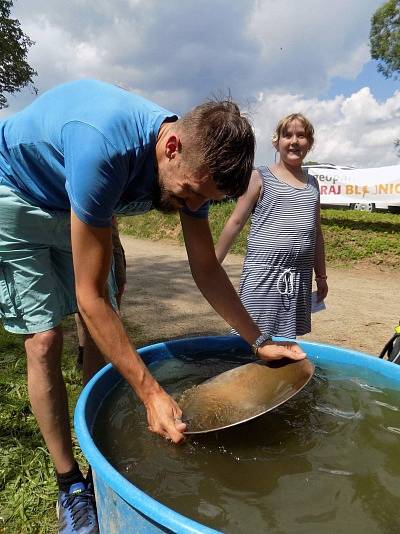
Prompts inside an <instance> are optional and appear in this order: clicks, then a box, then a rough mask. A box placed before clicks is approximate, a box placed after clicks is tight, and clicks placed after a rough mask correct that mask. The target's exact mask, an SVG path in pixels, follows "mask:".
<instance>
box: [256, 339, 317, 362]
mask: <svg viewBox="0 0 400 534" xmlns="http://www.w3.org/2000/svg"><path fill="white" fill-rule="evenodd" d="M257 356H258V357H259V358H260V359H261V360H264V361H266V362H268V361H271V360H280V359H281V358H290V359H291V360H304V358H305V357H306V356H307V354H306V353H305V352H303V350H302V349H301V348H300V347H299V345H297V343H293V342H290V341H267V342H266V343H265V344H264V345H262V346H261V347H260V348H259V349H258V351H257Z"/></svg>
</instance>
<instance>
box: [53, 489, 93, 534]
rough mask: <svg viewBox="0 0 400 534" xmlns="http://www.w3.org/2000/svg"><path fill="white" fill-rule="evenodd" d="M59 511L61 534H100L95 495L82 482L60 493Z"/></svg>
mask: <svg viewBox="0 0 400 534" xmlns="http://www.w3.org/2000/svg"><path fill="white" fill-rule="evenodd" d="M57 511H58V525H59V526H58V528H59V531H58V532H59V534H99V527H98V524H97V514H96V505H95V500H94V493H93V490H92V488H91V487H86V486H85V484H83V483H82V482H78V483H76V484H72V486H71V487H70V488H69V492H68V493H67V492H65V491H60V493H59V497H58V503H57Z"/></svg>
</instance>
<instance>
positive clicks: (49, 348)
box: [25, 328, 62, 363]
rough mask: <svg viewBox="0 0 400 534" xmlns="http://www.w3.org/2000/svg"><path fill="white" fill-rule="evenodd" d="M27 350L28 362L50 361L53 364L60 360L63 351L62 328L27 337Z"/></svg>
mask: <svg viewBox="0 0 400 534" xmlns="http://www.w3.org/2000/svg"><path fill="white" fill-rule="evenodd" d="M25 350H26V354H27V357H28V360H31V361H32V360H35V361H36V362H39V361H41V362H43V363H45V362H46V361H48V360H49V359H50V361H52V362H54V361H57V360H59V359H60V358H61V351H62V330H61V328H53V329H51V330H46V331H45V332H38V333H36V334H31V335H29V336H26V338H25Z"/></svg>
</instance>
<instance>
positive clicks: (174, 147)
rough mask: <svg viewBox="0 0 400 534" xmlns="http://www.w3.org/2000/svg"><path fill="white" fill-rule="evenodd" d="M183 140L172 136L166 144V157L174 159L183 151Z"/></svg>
mask: <svg viewBox="0 0 400 534" xmlns="http://www.w3.org/2000/svg"><path fill="white" fill-rule="evenodd" d="M181 148H182V145H181V140H180V139H179V137H177V136H176V135H170V136H169V137H168V139H167V141H166V143H165V155H166V156H167V158H168V159H172V158H174V157H175V156H176V154H178V153H179V152H180V151H181Z"/></svg>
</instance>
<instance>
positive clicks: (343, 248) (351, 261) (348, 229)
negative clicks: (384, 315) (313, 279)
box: [120, 202, 400, 269]
mask: <svg viewBox="0 0 400 534" xmlns="http://www.w3.org/2000/svg"><path fill="white" fill-rule="evenodd" d="M234 206H235V205H234V203H232V202H226V203H221V204H215V205H213V206H211V210H210V226H211V231H212V234H213V237H214V240H215V241H216V240H217V239H218V237H219V235H220V233H221V231H222V229H223V226H224V224H225V222H226V220H227V219H228V217H229V216H230V214H231V213H232V210H233V208H234ZM321 218H322V229H323V232H324V237H325V248H326V259H327V263H328V265H331V266H337V267H339V266H340V267H349V266H352V265H355V264H364V265H379V266H384V267H385V268H389V269H399V268H400V267H399V266H400V214H397V213H396V214H395V213H393V214H392V213H386V212H385V213H384V212H374V213H368V212H362V211H350V210H339V209H325V208H324V209H322V217H321ZM249 227H250V224H249V222H248V223H247V224H246V226H245V228H244V229H243V231H242V232H241V234H240V235H239V236H238V237H237V239H236V241H235V243H234V244H233V246H232V249H231V252H233V253H234V254H242V255H244V254H245V253H246V238H247V234H248V231H249ZM120 230H121V232H123V233H127V234H129V235H133V236H135V237H138V238H146V239H154V240H156V239H173V240H175V241H177V242H179V243H182V242H183V237H182V231H181V228H180V224H179V217H178V215H170V214H169V215H162V214H160V213H158V212H156V211H151V212H149V213H146V214H145V215H140V216H137V217H124V218H122V219H121V220H120Z"/></svg>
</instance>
